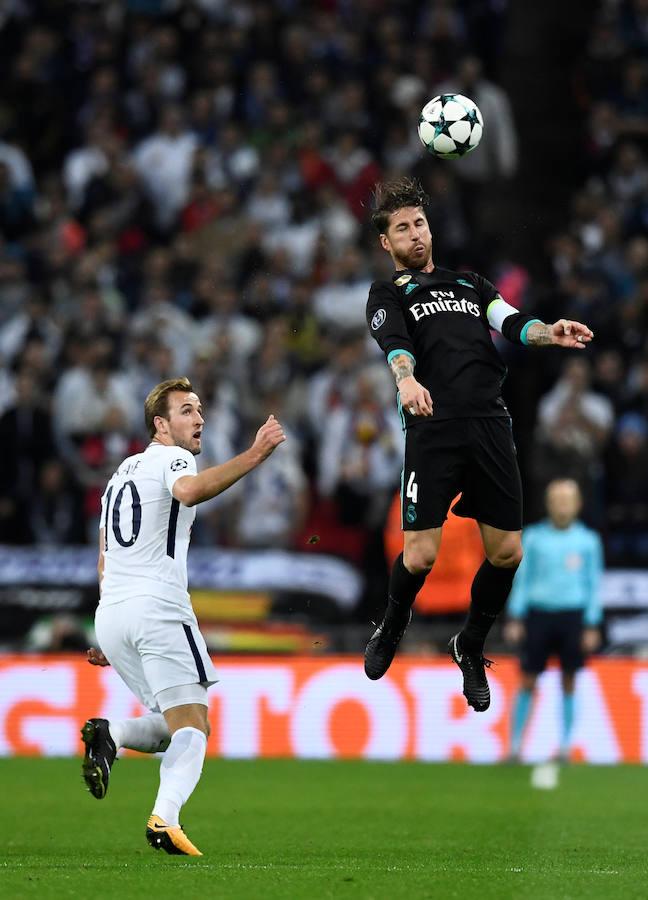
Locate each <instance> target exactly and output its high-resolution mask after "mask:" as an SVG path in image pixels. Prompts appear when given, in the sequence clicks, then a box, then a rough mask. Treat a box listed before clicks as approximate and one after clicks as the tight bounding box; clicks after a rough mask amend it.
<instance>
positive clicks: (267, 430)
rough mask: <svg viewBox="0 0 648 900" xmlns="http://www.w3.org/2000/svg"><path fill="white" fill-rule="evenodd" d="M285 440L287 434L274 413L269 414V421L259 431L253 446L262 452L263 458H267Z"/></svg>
mask: <svg viewBox="0 0 648 900" xmlns="http://www.w3.org/2000/svg"><path fill="white" fill-rule="evenodd" d="M285 440H286V435H285V434H284V430H283V427H282V425H281V423H280V422H279V421H278V420H277V419H275V417H274V416H273V415H269V416H268V418H267V421H265V422H264V423H263V425H262V426H261V428H259V430H258V431H257V433H256V437H255V439H254V444H253V445H252V446H253V447H254V449H255V450H257V451H258V452H259V453H260V454H261V459H266V458H267V457H268V456H270V454H271V453H272V451H273V450H274V449H275V447H278V446H279V444H283V442H284V441H285Z"/></svg>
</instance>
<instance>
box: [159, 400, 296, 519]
mask: <svg viewBox="0 0 648 900" xmlns="http://www.w3.org/2000/svg"><path fill="white" fill-rule="evenodd" d="M285 440H286V435H285V434H284V430H283V428H282V426H281V423H280V422H278V421H277V419H275V417H274V416H272V415H271V416H268V420H267V421H266V422H264V423H263V425H262V426H261V428H259V430H258V431H257V433H256V437H255V439H254V443H253V444H252V446H251V447H250V448H249V450H245V451H244V452H243V453H240V454H239V455H238V456H235V457H234V458H233V459H228V460H227V462H224V463H222V464H221V465H220V466H211V467H210V468H209V469H204V470H203V471H202V472H199V473H198V474H197V475H183V477H182V478H178V480H177V481H176V482H175V484H174V485H173V496H174V497H175V499H176V500H179V501H180V503H182V504H183V505H184V506H195V505H196V504H197V503H204V501H205V500H211V499H212V497H216V496H218V494H222V493H223V491H226V490H227V488H228V487H231V486H232V485H233V484H235V483H236V482H237V481H238V480H239V478H242V477H243V476H244V475H247V473H248V472H251V471H252V469H255V468H256V467H257V466H258V465H260V464H261V463H262V462H263V460H264V459H267V458H268V457H269V456H270V454H271V453H272V451H273V450H274V449H275V447H278V446H279V444H282V443H283V442H284V441H285Z"/></svg>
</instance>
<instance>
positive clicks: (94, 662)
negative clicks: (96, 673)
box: [88, 647, 110, 666]
mask: <svg viewBox="0 0 648 900" xmlns="http://www.w3.org/2000/svg"><path fill="white" fill-rule="evenodd" d="M88 662H89V663H90V665H91V666H109V665H110V663H109V662H108V660H107V659H106V657H105V656H104V655H103V653H102V652H101V650H97V649H96V647H90V649H89V650H88Z"/></svg>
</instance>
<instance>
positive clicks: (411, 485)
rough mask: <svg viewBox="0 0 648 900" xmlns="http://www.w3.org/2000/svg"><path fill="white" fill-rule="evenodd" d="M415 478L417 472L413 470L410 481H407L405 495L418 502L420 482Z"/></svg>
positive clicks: (413, 501)
mask: <svg viewBox="0 0 648 900" xmlns="http://www.w3.org/2000/svg"><path fill="white" fill-rule="evenodd" d="M415 478H416V472H412V474H411V475H410V477H409V481H408V482H407V491H406V492H405V496H406V497H407V498H408V500H411V501H412V503H416V501H417V500H418V484H417V483H416V482H415V481H414V479H415Z"/></svg>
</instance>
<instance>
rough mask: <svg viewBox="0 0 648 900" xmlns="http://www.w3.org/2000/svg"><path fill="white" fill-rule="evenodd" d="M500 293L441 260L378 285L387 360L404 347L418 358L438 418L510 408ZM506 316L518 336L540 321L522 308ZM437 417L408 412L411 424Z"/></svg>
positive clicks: (378, 318) (377, 314) (376, 315)
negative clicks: (498, 320) (497, 307)
mask: <svg viewBox="0 0 648 900" xmlns="http://www.w3.org/2000/svg"><path fill="white" fill-rule="evenodd" d="M493 300H498V302H501V297H500V295H499V293H498V291H497V289H496V288H495V287H494V286H493V285H492V284H491V283H490V281H487V280H486V279H485V278H482V277H481V276H480V275H476V274H475V273H473V272H451V271H450V270H448V269H440V268H438V267H437V268H435V269H434V270H433V271H432V272H429V273H428V272H420V271H418V270H416V269H407V270H404V271H399V272H395V273H394V275H393V277H392V280H391V281H375V282H374V283H373V284H372V285H371V289H370V291H369V299H368V301H367V323H368V325H369V329H370V332H371V335H372V337H374V338H375V340H376V341H377V342H378V344H379V346H380V347H381V348H382V350H383V351H384V353H385V354H386V356H387V361H388V362H391V359H392V358H393V357H394V356H396V355H398V351H401V352H405V353H408V354H409V355H410V356H412V357H413V358H414V360H415V369H414V376H415V378H416V380H417V381H418V382H419V383H420V384H422V385H423V386H424V387H426V388H427V389H428V390H429V392H430V396H431V397H432V403H433V409H434V414H433V417H432V418H433V419H434V420H439V419H453V418H465V417H471V416H508V414H509V413H508V410H507V409H506V406H505V404H504V400H503V399H502V394H501V391H502V383H503V381H504V378H505V377H506V365H505V364H504V361H503V360H502V358H501V356H500V355H499V353H498V352H497V349H496V348H495V345H494V344H493V340H492V338H491V325H490V324H489V321H488V316H487V310H488V307H489V304H491V303H492V302H493ZM504 321H505V323H506V327H503V328H502V329H501V330H502V332H503V333H504V334H505V335H506V336H507V337H509V338H510V339H511V340H518V339H519V335H520V331H521V329H522V328H523V327H524V325H525V324H528V323H530V322H534V321H538V320H536V319H534V318H532V317H531V316H527V315H524V314H522V313H515V314H514V315H509V316H508V317H507V318H506V319H505V320H504ZM430 421H431V420H430V419H427V418H426V417H422V416H417V417H415V416H410V415H409V414H408V413H407V411H405V423H406V424H407V425H408V426H409V425H412V424H416V425H419V424H425V423H426V422H430Z"/></svg>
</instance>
